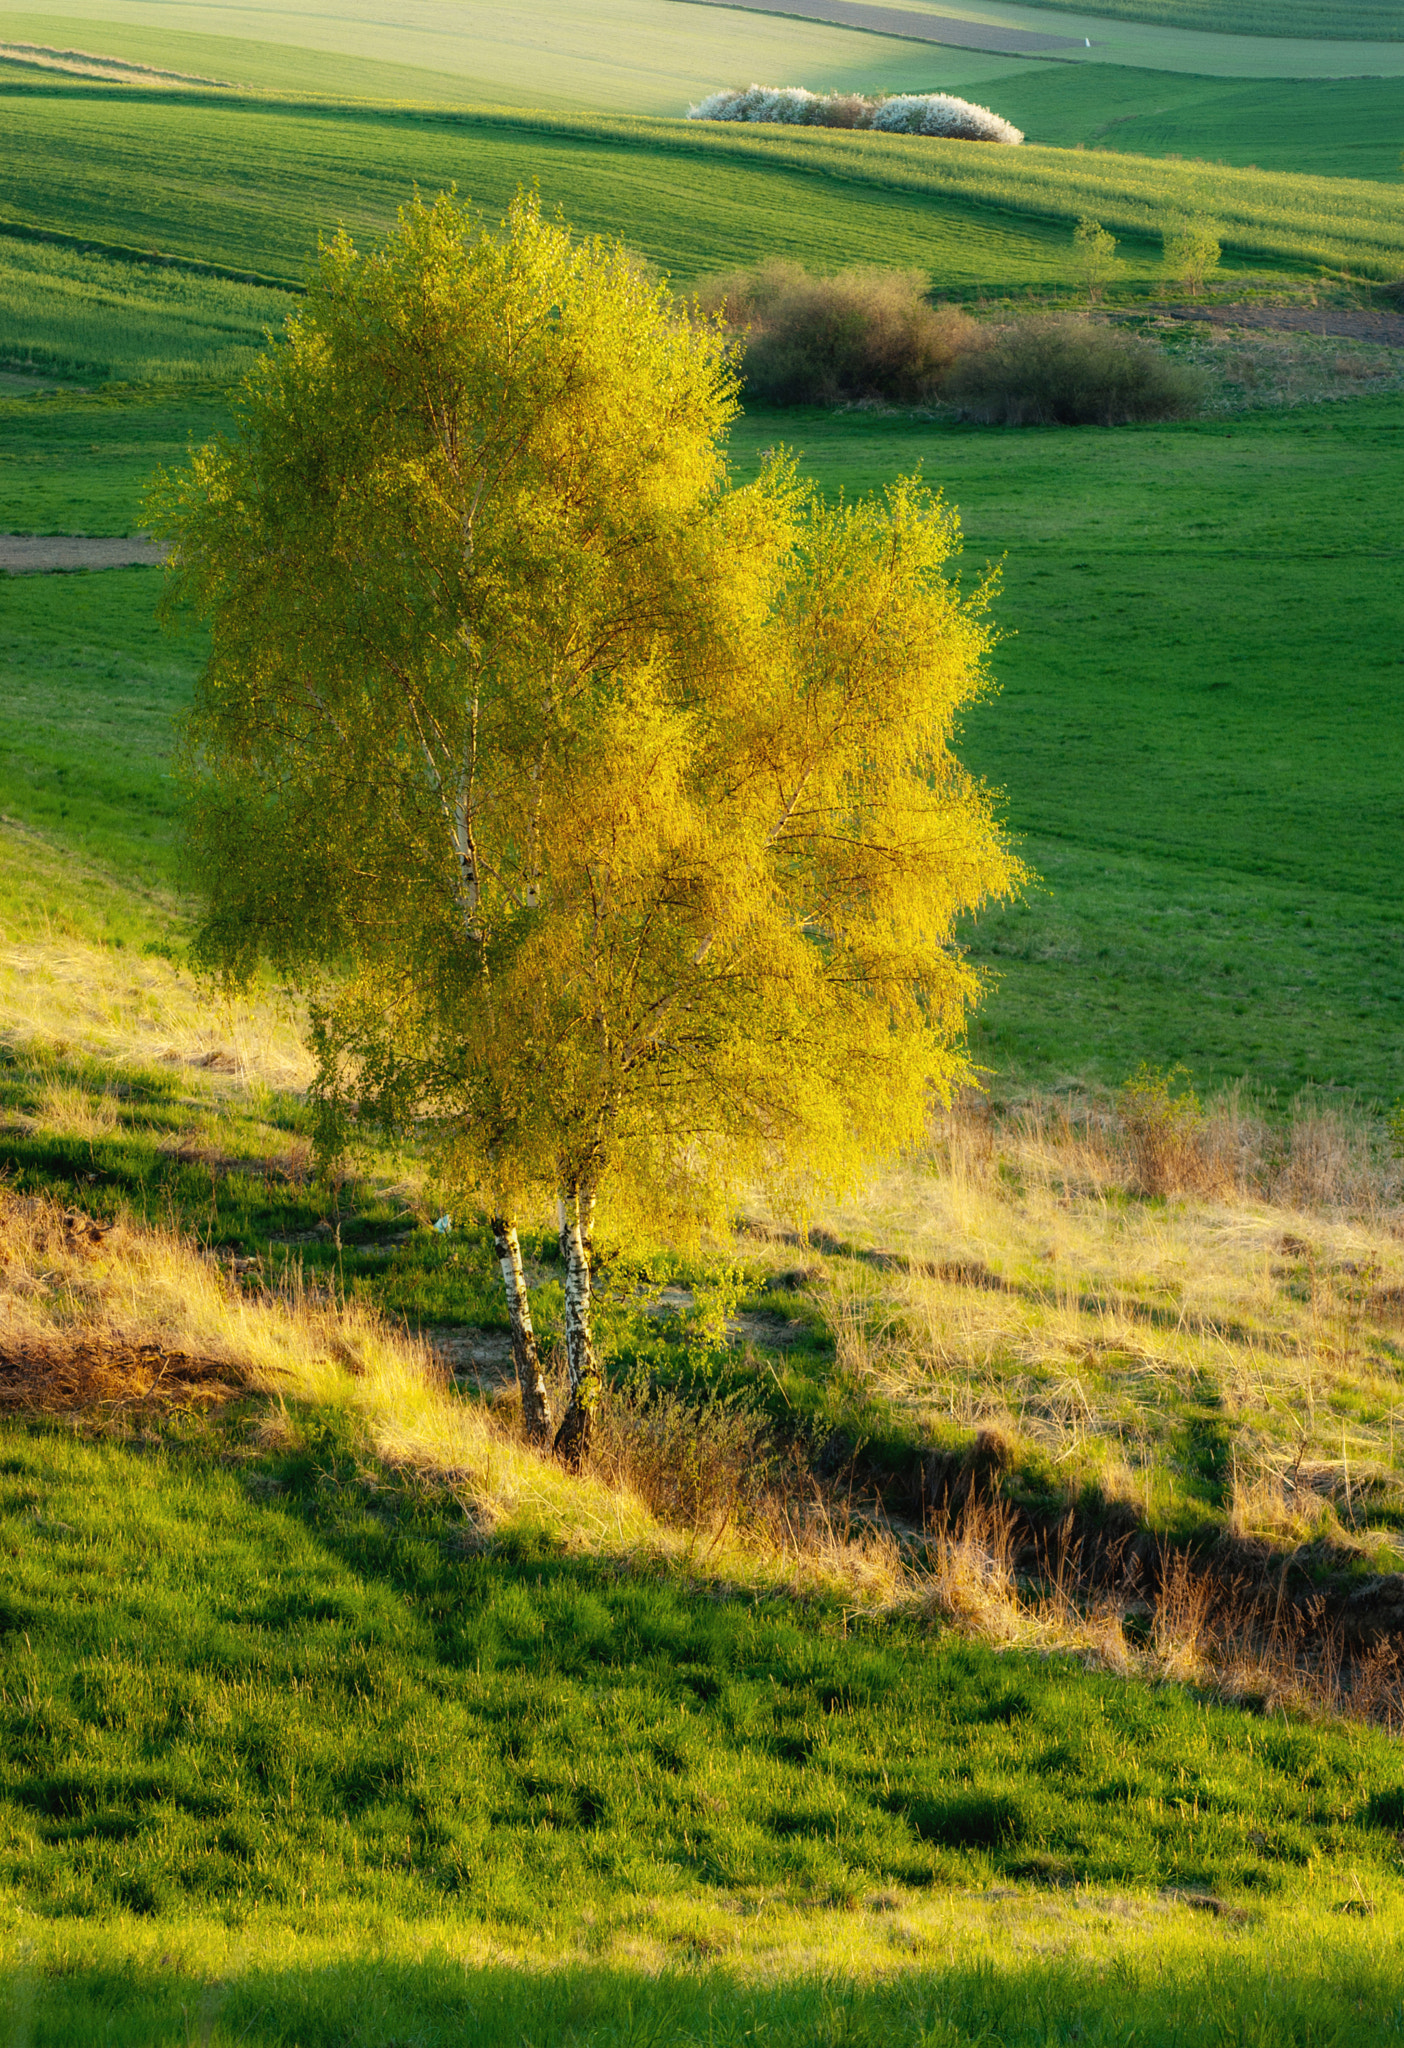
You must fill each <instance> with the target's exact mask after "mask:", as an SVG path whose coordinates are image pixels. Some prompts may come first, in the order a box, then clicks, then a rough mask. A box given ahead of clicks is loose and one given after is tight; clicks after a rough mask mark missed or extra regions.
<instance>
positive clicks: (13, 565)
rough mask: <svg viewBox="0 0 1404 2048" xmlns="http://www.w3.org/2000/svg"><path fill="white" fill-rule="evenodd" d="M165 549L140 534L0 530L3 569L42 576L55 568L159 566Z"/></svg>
mask: <svg viewBox="0 0 1404 2048" xmlns="http://www.w3.org/2000/svg"><path fill="white" fill-rule="evenodd" d="M165 559H166V550H165V549H164V548H163V547H162V546H161V545H160V544H159V543H158V542H157V541H154V540H147V539H146V538H145V536H144V535H142V534H137V535H136V536H135V537H134V538H133V539H130V540H112V539H108V538H107V537H106V536H103V537H102V538H97V537H95V536H92V535H89V534H82V533H0V571H2V572H3V573H4V574H5V575H7V576H40V575H44V574H46V573H50V572H52V571H53V570H56V569H130V568H135V567H140V568H147V569H150V568H159V566H160V564H161V563H162V562H164V561H165Z"/></svg>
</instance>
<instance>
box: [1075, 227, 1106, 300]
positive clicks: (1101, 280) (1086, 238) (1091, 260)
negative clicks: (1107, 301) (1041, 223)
mask: <svg viewBox="0 0 1404 2048" xmlns="http://www.w3.org/2000/svg"><path fill="white" fill-rule="evenodd" d="M1073 252H1074V258H1075V261H1076V263H1077V267H1078V269H1079V270H1080V271H1081V272H1082V281H1083V283H1084V284H1085V285H1086V287H1087V297H1088V299H1089V300H1090V301H1091V302H1092V303H1093V304H1095V303H1096V301H1097V300H1098V299H1099V298H1100V297H1101V295H1102V291H1103V289H1104V287H1105V286H1106V285H1107V284H1108V283H1110V281H1111V279H1112V277H1113V275H1114V274H1115V271H1116V236H1115V235H1109V234H1108V233H1107V231H1106V229H1105V228H1104V227H1103V226H1102V223H1101V222H1100V221H1099V220H1093V218H1092V216H1091V214H1090V213H1084V214H1082V215H1081V216H1080V217H1079V220H1078V223H1077V226H1076V227H1075V228H1074V229H1073Z"/></svg>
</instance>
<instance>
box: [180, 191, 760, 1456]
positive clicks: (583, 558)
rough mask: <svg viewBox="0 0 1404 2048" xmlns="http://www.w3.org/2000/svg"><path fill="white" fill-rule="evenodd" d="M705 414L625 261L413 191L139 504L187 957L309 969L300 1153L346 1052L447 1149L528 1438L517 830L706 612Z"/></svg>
mask: <svg viewBox="0 0 1404 2048" xmlns="http://www.w3.org/2000/svg"><path fill="white" fill-rule="evenodd" d="M734 410H735V377H734V375H733V373H732V371H731V368H730V366H729V362H728V359H727V357H726V354H725V351H724V348H723V345H722V343H721V341H720V339H719V338H718V336H717V334H716V332H715V331H714V330H707V329H699V330H695V331H694V330H693V329H692V328H691V327H689V326H688V325H687V324H686V323H685V322H681V321H679V319H678V318H677V316H676V313H675V311H674V309H673V307H672V303H671V301H670V299H669V298H668V295H667V293H666V292H665V291H664V290H662V289H661V288H659V287H656V286H650V285H648V284H647V283H645V282H644V281H643V280H642V279H641V278H640V276H639V274H638V271H637V267H636V266H635V265H633V264H632V263H631V262H630V260H629V259H628V257H627V255H626V254H625V252H624V251H623V250H622V249H620V248H618V247H612V246H605V245H603V244H600V243H585V244H581V245H576V244H574V243H573V242H572V240H571V238H570V236H569V234H568V233H567V231H566V230H565V228H564V227H563V226H562V225H560V224H558V223H552V222H548V221H544V220H543V219H542V218H541V216H540V213H539V210H538V208H537V206H536V203H535V201H534V200H533V199H531V198H529V197H519V199H518V201H517V202H516V204H515V205H514V206H513V208H512V210H511V212H510V214H509V216H508V219H507V220H506V221H505V222H504V223H503V225H502V228H501V231H500V232H498V233H495V234H492V233H485V232H483V231H482V230H481V228H480V227H479V226H478V224H477V223H476V221H475V220H474V218H473V217H472V216H471V214H470V213H469V211H468V210H467V208H466V207H465V206H463V205H461V204H459V203H458V202H457V201H456V200H454V199H452V198H441V199H440V200H439V201H438V202H436V203H435V204H434V205H433V206H424V205H421V204H419V203H416V204H415V205H414V206H413V207H411V208H410V209H408V210H407V212H406V213H405V214H404V215H403V216H402V218H401V221H400V225H399V229H398V231H397V232H396V233H394V234H392V235H391V236H390V237H389V238H388V239H387V241H386V242H385V244H384V245H383V247H382V248H381V249H379V250H378V251H377V252H375V253H374V254H372V255H369V256H362V255H361V254H359V253H358V252H357V251H356V249H355V248H354V247H353V245H352V244H351V243H350V241H349V240H347V239H346V238H345V237H344V236H342V237H338V239H337V240H336V241H335V242H333V243H332V244H331V245H330V246H329V247H328V248H326V249H324V250H323V252H322V256H321V261H320V266H319V270H318V273H317V275H316V278H315V280H314V283H313V287H312V289H311V291H310V293H309V296H308V299H307V301H306V303H305V305H304V307H303V309H302V310H301V311H300V312H299V313H298V314H297V315H296V316H295V317H294V318H293V319H292V320H291V321H290V323H289V325H288V329H287V332H286V335H285V336H284V338H283V339H282V341H281V342H280V343H279V344H277V345H276V346H274V347H272V348H270V349H269V350H268V351H267V352H266V353H265V355H264V356H263V357H262V358H261V359H260V361H259V363H258V364H257V366H256V368H255V369H254V371H253V373H252V374H251V376H250V377H249V379H248V380H247V382H246V384H245V386H244V388H243V391H242V394H241V396H240V399H239V402H238V406H237V409H236V415H237V423H236V427H235V430H234V432H233V434H232V435H230V436H228V437H225V438H223V439H220V440H217V441H215V442H213V443H211V444H210V445H209V446H208V447H205V448H203V449H201V450H200V451H199V452H198V453H196V454H195V455H194V456H193V457H192V459H191V461H190V463H189V465H188V466H187V468H186V469H185V470H184V472H183V473H181V474H179V475H177V476H174V477H168V478H166V479H164V480H163V481H162V482H161V483H160V484H159V485H158V488H157V491H156V493H155V496H154V501H153V504H152V507H151V512H152V518H153V523H154V524H155V525H156V526H157V528H158V529H160V530H163V531H164V532H166V533H167V534H168V535H169V536H170V538H171V540H172V542H173V555H172V570H173V578H174V590H173V595H174V598H175V599H176V601H181V600H184V601H187V602H189V603H192V604H193V605H194V607H195V609H196V610H197V611H198V612H200V613H201V614H202V615H203V616H204V617H205V618H206V619H207V620H208V621H209V625H210V631H211V653H210V657H209V660H208V662H207V663H206V666H205V668H204V671H203V673H202V675H201V678H200V681H199V685H198V688H197V693H196V700H195V706H194V710H193V713H192V715H191V718H190V722H189V728H188V732H187V744H186V750H185V773H186V778H187V782H188V786H189V798H190V802H189V811H188V824H189V832H188V838H189V845H190V859H191V868H192V872H193V876H194V879H195V881H196V883H197V884H198V886H199V888H200V890H201V892H202V894H203V897H204V902H205V915H204V921H203V926H202V933H201V940H200V944H201V949H202V953H203V957H204V958H205V960H206V961H207V962H208V963H209V964H211V965H213V966H216V967H218V968H220V969H222V970H223V971H224V972H225V973H226V974H229V975H232V976H234V977H236V978H239V977H246V976H247V975H248V974H249V973H250V972H251V971H252V970H253V967H254V965H255V963H256V961H257V960H258V959H259V958H260V957H263V958H268V959H270V960H271V961H272V962H273V963H274V964H275V965H276V966H277V967H278V968H279V969H281V970H282V971H283V972H285V973H287V974H288V975H290V976H292V977H293V978H294V979H295V980H297V981H298V982H300V983H301V984H302V985H303V986H304V987H305V988H306V989H307V990H308V991H309V994H310V997H311V1016H312V1020H313V1044H314V1048H315V1050H316V1053H317V1057H318V1063H319V1074H318V1082H317V1088H316V1093H317V1095H318V1099H319V1101H320V1103H321V1105H322V1110H323V1135H324V1137H326V1138H328V1140H329V1141H330V1140H333V1139H334V1138H335V1136H336V1135H337V1133H338V1130H340V1129H344V1121H345V1114H346V1106H347V1102H348V1087H347V1079H348V1074H349V1073H354V1090H353V1091H351V1092H353V1093H354V1095H355V1097H356V1101H357V1103H358V1104H359V1106H360V1108H361V1110H362V1111H363V1112H366V1113H373V1114H375V1115H377V1116H380V1117H383V1118H389V1119H391V1120H401V1121H414V1122H416V1123H417V1124H419V1125H420V1126H421V1127H422V1128H424V1129H426V1130H427V1131H428V1133H429V1135H430V1136H431V1137H432V1138H433V1139H434V1140H435V1141H436V1143H437V1144H438V1146H439V1148H440V1151H441V1154H442V1156H443V1160H444V1163H445V1164H446V1166H447V1168H448V1169H449V1170H451V1171H453V1170H457V1171H459V1172H460V1173H462V1174H466V1173H467V1172H468V1170H469V1167H470V1164H471V1171H472V1175H473V1177H474V1181H475V1185H476V1186H477V1187H478V1189H479V1190H480V1192H481V1193H482V1195H483V1197H484V1199H485V1201H486V1203H487V1206H488V1208H489V1210H490V1212H491V1214H492V1217H493V1231H494V1238H495V1241H496V1245H497V1250H498V1255H499V1258H500V1261H501V1264H502V1270H503V1274H504V1281H505V1285H506V1291H507V1301H508V1308H509V1313H510V1318H511V1323H512V1332H513V1350H514V1356H515V1358H516V1362H517V1369H518V1373H519V1375H520V1377H521V1384H522V1397H523V1403H524V1411H525V1413H526V1415H527V1419H528V1423H529V1426H530V1427H531V1428H532V1430H533V1432H534V1433H536V1434H537V1435H544V1434H545V1433H546V1432H547V1431H548V1430H549V1428H550V1421H551V1418H550V1416H549V1413H548V1411H547V1408H546V1404H545V1395H544V1384H543V1382H542V1378H541V1374H540V1370H539V1359H538V1357H537V1351H536V1342H535V1336H534V1333H533V1330H532V1326H531V1321H530V1317H529V1312H528V1310H527V1307H526V1294H525V1287H524V1282H523V1273H522V1262H521V1253H520V1244H519V1239H518V1231H517V1217H518V1214H519V1206H518V1205H519V1204H520V1202H521V1200H522V1199H523V1198H524V1197H525V1196H526V1194H527V1192H528V1191H530V1190H535V1189H537V1188H540V1187H549V1186H551V1185H552V1184H553V1180H554V1166H553V1160H552V1153H551V1148H550V1142H549V1133H548V1131H547V1129H546V1126H545V1124H544V1122H543V1121H542V1120H541V1119H540V1118H539V1117H537V1116H536V1115H535V1114H534V1111H533V1105H532V1104H531V1102H530V1100H529V1088H528V1086H527V1082H528V1079H529V1075H530V1072H531V1070H532V1069H533V1065H534V1063H535V1064H539V1057H538V1056H539V1052H540V1048H539V1047H534V1046H533V1044H532V1042H531V1039H530V1033H531V1030H532V1028H533V1006H534V1002H535V997H534V995H533V993H532V990H531V988H530V985H529V982H530V973H531V964H532V961H533V959H535V960H536V961H537V962H538V963H539V959H540V956H541V954H542V952H543V947H542V945H541V940H540V934H539V932H538V931H537V929H536V927H537V926H538V924H539V923H540V922H541V920H542V914H543V910H544V903H543V890H542V876H543V870H544V866H545V864H546V851H547V846H546V842H547V838H548V835H549V830H550V826H551V821H552V817H553V814H554V813H555V812H557V811H558V810H559V809H560V807H561V806H562V804H568V802H569V800H570V789H571V786H572V783H573V780H574V778H575V777H576V776H578V774H579V773H580V772H582V763H581V760H580V758H579V750H578V748H577V747H576V746H575V744H574V742H575V741H576V740H577V739H579V738H580V736H581V735H586V736H588V735H589V734H590V733H591V732H593V731H597V730H598V728H599V720H600V716H601V711H602V708H603V707H604V706H606V705H607V704H608V703H609V702H610V701H612V700H613V699H616V698H617V699H620V700H627V699H628V697H629V694H630V692H631V690H632V689H633V688H634V687H635V683H636V680H637V679H638V678H639V677H640V676H647V675H648V674H650V673H651V672H653V671H656V670H657V669H658V668H659V667H660V666H663V667H666V666H667V662H668V658H669V649H670V646H671V645H672V644H673V643H674V642H677V643H679V644H682V645H687V644H690V643H692V642H693V641H695V639H696V637H697V633H698V630H699V623H698V622H699V619H700V620H703V621H705V620H706V619H707V618H708V617H709V616H710V612H709V607H708V605H707V603H706V602H704V601H703V600H704V599H705V593H706V587H707V586H708V585H709V583H710V584H716V583H718V582H719V581H721V580H724V579H723V570H724V568H725V564H724V563H723V562H721V560H720V559H719V557H718V547H719V545H721V544H722V543H724V542H725V543H728V544H731V543H735V541H736V540H737V538H738V536H737V533H736V525H737V522H736V521H735V520H730V521H726V522H723V524H724V525H725V526H726V527H727V529H728V530H727V531H726V532H725V533H722V532H720V531H718V530H717V522H716V521H715V520H711V519H709V518H708V516H707V513H708V508H709V507H710V506H711V505H712V504H713V503H714V502H715V501H716V500H717V499H718V496H719V493H720V489H721V486H722V483H723V481H724V466H723V459H722V455H721V452H720V448H719V437H720V434H721V432H722V430H723V429H724V427H725V425H726V423H727V421H728V420H729V418H730V417H731V415H732V413H733V412H734ZM596 751H598V749H596ZM544 950H545V951H546V952H547V953H549V947H546V948H545V949H544ZM524 972H525V974H526V976H527V983H526V985H525V986H524V984H523V973H524Z"/></svg>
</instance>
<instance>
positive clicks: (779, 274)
mask: <svg viewBox="0 0 1404 2048" xmlns="http://www.w3.org/2000/svg"><path fill="white" fill-rule="evenodd" d="M697 297H698V304H699V306H700V308H701V310H702V312H703V313H704V314H705V315H717V314H719V315H720V316H721V317H722V318H723V319H724V320H725V321H726V323H727V325H728V326H729V327H730V328H732V329H733V331H734V332H735V333H736V334H737V336H738V338H741V339H742V340H744V347H745V355H744V360H743V369H744V374H745V380H746V389H747V390H748V391H749V392H751V393H752V394H753V395H754V396H755V397H757V398H762V399H766V400H768V401H770V402H771V403H772V404H776V405H837V404H841V403H850V402H853V401H855V400H861V399H886V400H888V401H890V402H891V403H894V404H899V405H921V404H926V403H929V402H930V401H931V400H933V399H935V398H937V397H938V396H939V395H940V393H941V392H942V390H943V389H944V387H945V384H946V382H947V380H948V378H949V376H950V373H951V370H952V368H953V366H954V365H955V363H956V360H957V358H958V357H959V355H960V354H961V352H962V350H964V349H968V348H970V347H971V346H972V345H973V343H974V342H975V340H976V339H977V338H978V336H979V334H980V327H979V324H978V322H976V321H974V320H972V319H971V318H970V317H969V315H968V314H966V313H962V312H961V311H960V310H959V309H958V308H957V307H954V306H933V305H932V304H931V303H930V301H929V300H928V299H927V297H926V296H925V280H924V278H923V276H922V274H921V272H920V271H915V270H910V271H909V270H880V269H874V268H867V267H858V268H854V269H850V270H842V271H840V272H838V274H837V275H836V276H833V277H814V276H811V275H810V273H809V272H808V271H807V270H806V269H805V268H804V266H803V264H800V263H793V262H789V261H787V260H786V259H784V258H781V257H774V258H772V259H771V260H770V261H768V262H766V263H762V264H759V265H758V266H757V267H756V268H755V269H753V270H736V271H729V272H727V273H726V274H724V275H722V276H717V277H712V278H706V279H704V280H703V282H702V283H701V284H700V285H699V286H698V292H697Z"/></svg>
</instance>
